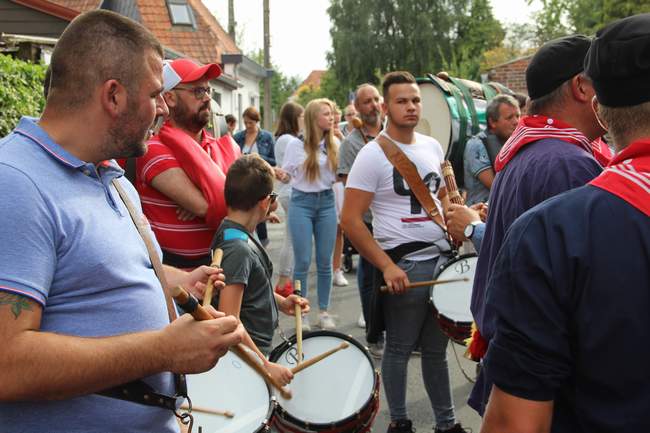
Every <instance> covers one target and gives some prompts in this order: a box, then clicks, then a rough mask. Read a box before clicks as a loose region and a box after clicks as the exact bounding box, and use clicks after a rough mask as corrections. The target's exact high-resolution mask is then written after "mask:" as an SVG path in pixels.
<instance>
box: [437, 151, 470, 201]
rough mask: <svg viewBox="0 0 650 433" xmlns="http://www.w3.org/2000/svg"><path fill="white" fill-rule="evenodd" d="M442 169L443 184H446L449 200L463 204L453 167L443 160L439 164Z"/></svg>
mask: <svg viewBox="0 0 650 433" xmlns="http://www.w3.org/2000/svg"><path fill="white" fill-rule="evenodd" d="M440 168H441V169H442V176H443V177H444V179H445V185H447V195H449V201H451V202H452V203H453V204H460V205H464V204H465V200H463V197H461V195H460V193H459V192H458V185H456V176H455V175H454V168H453V167H452V165H451V162H449V161H443V162H442V164H440Z"/></svg>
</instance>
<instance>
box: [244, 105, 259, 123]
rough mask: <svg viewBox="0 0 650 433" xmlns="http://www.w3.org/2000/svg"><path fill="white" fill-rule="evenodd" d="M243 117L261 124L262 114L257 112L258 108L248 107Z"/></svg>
mask: <svg viewBox="0 0 650 433" xmlns="http://www.w3.org/2000/svg"><path fill="white" fill-rule="evenodd" d="M242 117H248V118H249V119H251V120H254V121H255V122H259V121H260V112H259V111H257V108H255V107H248V108H247V109H245V110H244V113H243V114H242Z"/></svg>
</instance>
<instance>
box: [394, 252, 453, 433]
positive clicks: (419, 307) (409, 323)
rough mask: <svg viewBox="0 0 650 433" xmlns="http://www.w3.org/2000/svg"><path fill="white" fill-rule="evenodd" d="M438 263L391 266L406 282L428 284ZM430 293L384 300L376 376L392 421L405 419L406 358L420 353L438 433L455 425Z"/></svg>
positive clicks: (417, 292) (444, 343)
mask: <svg viewBox="0 0 650 433" xmlns="http://www.w3.org/2000/svg"><path fill="white" fill-rule="evenodd" d="M437 261H438V258H434V259H430V260H424V261H419V262H415V261H411V260H406V259H402V260H400V261H399V263H398V264H397V265H398V266H399V267H400V268H402V269H403V270H404V271H405V272H406V274H407V275H408V278H409V280H410V281H411V282H417V281H423V280H430V279H431V278H432V277H433V273H434V270H435V266H436V263H437ZM429 291H430V287H420V288H414V289H409V290H407V292H406V293H404V294H402V295H388V296H386V297H385V300H384V317H385V320H386V343H385V345H384V357H383V359H382V364H381V370H382V377H383V379H384V389H385V390H386V399H387V400H388V407H389V410H390V418H391V420H392V421H395V420H399V419H408V414H407V412H406V372H407V366H408V361H409V357H410V355H411V352H412V351H413V350H414V349H415V348H416V347H417V346H418V344H419V346H420V348H421V350H422V358H421V362H422V365H421V368H422V380H423V382H424V388H425V390H426V392H427V395H428V396H429V401H430V402H431V408H432V409H433V413H434V415H435V419H436V427H437V428H439V429H441V430H446V429H448V428H451V427H453V426H454V424H455V415H454V404H453V401H452V398H451V386H450V381H449V370H448V367H447V342H448V341H449V340H448V338H447V336H446V335H445V334H444V333H443V332H442V331H441V330H440V327H439V326H438V322H437V321H436V319H435V318H434V316H433V312H432V310H431V306H430V305H429Z"/></svg>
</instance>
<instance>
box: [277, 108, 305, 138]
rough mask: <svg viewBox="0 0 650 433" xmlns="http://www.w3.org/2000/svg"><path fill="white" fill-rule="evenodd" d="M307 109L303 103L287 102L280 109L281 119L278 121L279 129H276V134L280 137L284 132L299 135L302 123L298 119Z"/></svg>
mask: <svg viewBox="0 0 650 433" xmlns="http://www.w3.org/2000/svg"><path fill="white" fill-rule="evenodd" d="M304 111H305V109H304V108H302V105H300V104H297V103H295V102H287V103H285V104H284V105H283V106H282V108H281V109H280V121H279V122H278V129H276V130H275V136H276V137H280V136H281V135H284V134H291V135H296V136H297V135H298V133H299V132H300V124H299V121H298V119H299V118H300V115H301V114H302V113H303V112H304Z"/></svg>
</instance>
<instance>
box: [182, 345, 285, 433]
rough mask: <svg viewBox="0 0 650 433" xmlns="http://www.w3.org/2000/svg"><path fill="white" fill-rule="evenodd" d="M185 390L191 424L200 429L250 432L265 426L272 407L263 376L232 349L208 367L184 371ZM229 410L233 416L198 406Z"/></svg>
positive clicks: (206, 430)
mask: <svg viewBox="0 0 650 433" xmlns="http://www.w3.org/2000/svg"><path fill="white" fill-rule="evenodd" d="M186 377H187V390H188V394H189V396H190V398H191V399H192V405H193V406H195V409H194V411H193V412H192V415H193V416H194V426H195V428H197V429H198V427H202V430H203V432H204V433H216V432H219V433H254V432H265V431H268V430H269V428H270V427H269V426H270V424H271V418H272V417H273V411H274V408H275V399H274V398H272V397H271V394H270V392H269V388H268V386H267V385H266V382H264V379H262V377H261V376H260V375H259V374H258V373H257V372H255V370H253V369H252V368H251V367H249V366H248V365H247V364H246V363H245V362H244V361H242V360H241V358H239V357H238V356H237V355H235V354H234V353H233V352H228V353H226V354H225V355H224V356H223V357H221V358H220V359H219V362H218V363H217V365H215V366H214V368H213V369H212V370H210V371H207V372H205V373H201V374H188V375H187V376H186ZM203 408H205V409H209V410H218V411H229V412H232V413H233V414H234V417H232V418H227V417H225V416H219V415H211V414H208V413H206V411H202V410H201V409H203Z"/></svg>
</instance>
